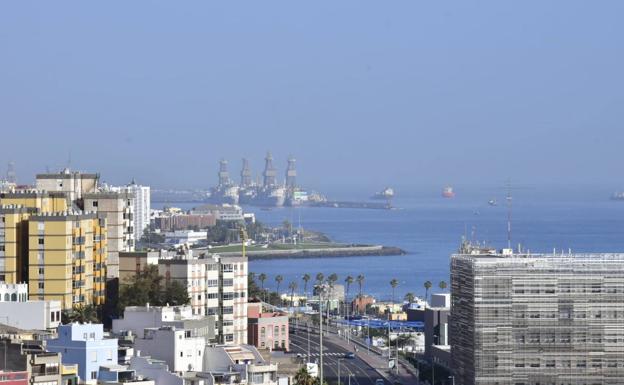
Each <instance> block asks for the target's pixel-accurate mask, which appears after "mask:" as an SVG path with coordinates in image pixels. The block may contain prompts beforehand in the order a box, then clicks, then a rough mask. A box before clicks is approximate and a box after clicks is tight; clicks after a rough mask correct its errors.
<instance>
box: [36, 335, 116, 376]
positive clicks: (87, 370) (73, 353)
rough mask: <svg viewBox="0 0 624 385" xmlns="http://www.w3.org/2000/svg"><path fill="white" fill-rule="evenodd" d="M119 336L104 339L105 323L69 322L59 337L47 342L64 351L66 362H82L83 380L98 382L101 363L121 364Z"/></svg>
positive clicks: (69, 363) (53, 350)
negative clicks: (119, 360) (118, 355)
mask: <svg viewBox="0 0 624 385" xmlns="http://www.w3.org/2000/svg"><path fill="white" fill-rule="evenodd" d="M117 346H118V343H117V339H116V338H104V329H103V327H102V324H77V323H74V324H69V325H61V326H59V328H58V338H55V339H51V340H48V341H47V344H46V347H47V349H48V350H49V351H51V352H58V353H61V357H62V361H63V363H64V364H68V365H78V376H79V377H80V381H81V383H84V384H95V383H97V380H98V374H99V369H100V366H103V365H111V364H117Z"/></svg>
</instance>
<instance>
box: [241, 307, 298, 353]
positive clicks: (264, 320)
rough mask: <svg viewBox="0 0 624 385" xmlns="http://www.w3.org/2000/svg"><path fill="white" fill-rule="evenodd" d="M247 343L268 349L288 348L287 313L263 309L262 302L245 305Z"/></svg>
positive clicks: (286, 349)
mask: <svg viewBox="0 0 624 385" xmlns="http://www.w3.org/2000/svg"><path fill="white" fill-rule="evenodd" d="M247 317H248V334H247V339H248V341H249V344H251V345H253V346H255V347H257V348H260V349H270V350H285V351H288V350H290V342H289V328H288V314H286V313H281V312H274V311H263V308H262V302H259V301H256V302H253V303H249V304H248V305H247Z"/></svg>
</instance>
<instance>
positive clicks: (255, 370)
mask: <svg viewBox="0 0 624 385" xmlns="http://www.w3.org/2000/svg"><path fill="white" fill-rule="evenodd" d="M204 367H205V372H206V373H205V374H209V375H211V377H212V381H211V382H212V383H213V384H229V383H240V384H254V385H256V384H257V385H277V364H272V363H270V362H266V361H265V360H264V358H262V355H260V353H259V352H258V350H257V349H256V348H255V347H254V346H251V345H240V346H214V347H208V348H206V356H205V357H204Z"/></svg>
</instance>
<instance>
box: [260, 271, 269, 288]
mask: <svg viewBox="0 0 624 385" xmlns="http://www.w3.org/2000/svg"><path fill="white" fill-rule="evenodd" d="M258 279H259V280H260V287H261V288H262V291H264V281H266V279H267V275H266V274H264V273H260V275H259V276H258Z"/></svg>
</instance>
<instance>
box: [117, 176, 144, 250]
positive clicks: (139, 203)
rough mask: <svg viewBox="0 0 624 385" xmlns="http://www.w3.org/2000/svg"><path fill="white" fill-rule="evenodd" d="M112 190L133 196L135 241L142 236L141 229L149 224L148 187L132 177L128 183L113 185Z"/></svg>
mask: <svg viewBox="0 0 624 385" xmlns="http://www.w3.org/2000/svg"><path fill="white" fill-rule="evenodd" d="M113 190H115V191H120V192H123V193H126V194H128V195H131V196H133V197H134V200H133V205H132V212H133V218H134V219H133V224H132V227H133V229H134V239H135V240H136V241H138V240H140V239H141V237H142V236H143V231H144V230H145V229H146V228H148V227H149V225H150V214H151V203H150V199H151V198H150V195H151V194H150V187H149V186H142V185H139V184H137V183H136V181H135V180H134V179H133V180H132V182H131V183H130V184H128V185H126V186H122V187H115V188H113Z"/></svg>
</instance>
